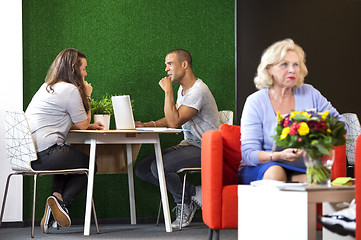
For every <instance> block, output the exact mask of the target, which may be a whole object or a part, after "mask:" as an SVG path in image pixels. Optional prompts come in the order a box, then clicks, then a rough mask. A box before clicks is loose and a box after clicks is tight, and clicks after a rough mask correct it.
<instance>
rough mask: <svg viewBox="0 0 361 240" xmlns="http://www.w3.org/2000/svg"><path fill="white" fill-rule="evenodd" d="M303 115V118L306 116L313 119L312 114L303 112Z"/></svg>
mask: <svg viewBox="0 0 361 240" xmlns="http://www.w3.org/2000/svg"><path fill="white" fill-rule="evenodd" d="M301 114H302V115H303V116H305V117H306V118H310V117H311V114H309V113H308V112H306V111H302V112H301Z"/></svg>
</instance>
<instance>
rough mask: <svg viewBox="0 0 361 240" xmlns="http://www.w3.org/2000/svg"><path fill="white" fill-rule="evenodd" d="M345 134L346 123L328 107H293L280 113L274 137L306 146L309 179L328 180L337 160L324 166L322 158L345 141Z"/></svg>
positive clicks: (282, 142)
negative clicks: (322, 108) (294, 108)
mask: <svg viewBox="0 0 361 240" xmlns="http://www.w3.org/2000/svg"><path fill="white" fill-rule="evenodd" d="M345 134H346V130H345V123H344V122H341V121H339V120H338V119H337V118H335V117H333V116H331V115H330V114H329V111H328V110H327V111H326V112H323V113H317V112H315V111H302V112H299V111H292V112H291V113H290V114H288V115H286V116H284V117H283V116H281V115H280V114H279V113H277V127H276V135H275V136H274V140H275V143H276V145H278V146H281V147H284V148H299V149H303V150H304V151H305V152H306V154H305V155H306V156H305V157H304V159H305V165H306V167H307V170H306V172H307V180H308V183H310V184H319V183H321V184H322V183H323V184H325V183H327V181H329V180H330V178H331V167H332V164H333V161H331V163H330V161H328V163H327V165H326V166H324V164H322V160H323V159H325V156H327V155H330V154H331V153H332V151H331V150H333V146H341V145H343V144H345V142H346V140H345ZM307 159H309V161H307Z"/></svg>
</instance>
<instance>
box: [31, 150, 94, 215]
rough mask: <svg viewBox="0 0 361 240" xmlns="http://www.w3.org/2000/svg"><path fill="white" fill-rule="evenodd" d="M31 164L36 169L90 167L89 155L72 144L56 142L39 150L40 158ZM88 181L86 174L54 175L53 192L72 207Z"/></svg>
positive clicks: (68, 206) (67, 205) (66, 204)
mask: <svg viewBox="0 0 361 240" xmlns="http://www.w3.org/2000/svg"><path fill="white" fill-rule="evenodd" d="M31 166H32V168H33V169H34V170H60V169H74V168H89V156H88V155H86V154H85V153H83V152H81V151H79V150H77V149H75V148H74V147H72V146H69V145H57V144H55V145H53V146H51V147H49V148H48V149H46V150H44V151H41V152H38V160H36V161H34V162H32V163H31ZM95 170H96V166H95ZM87 182H88V178H87V176H86V175H85V174H67V175H54V176H53V185H52V193H53V192H58V193H60V194H61V195H62V197H63V200H64V204H65V206H66V207H67V208H70V206H71V203H72V201H73V200H74V199H75V197H76V196H78V195H79V194H80V193H81V192H82V191H83V190H84V189H85V188H86V186H87Z"/></svg>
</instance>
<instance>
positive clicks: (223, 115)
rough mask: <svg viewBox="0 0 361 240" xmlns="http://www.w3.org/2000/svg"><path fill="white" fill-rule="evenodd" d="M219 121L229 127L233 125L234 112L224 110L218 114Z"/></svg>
mask: <svg viewBox="0 0 361 240" xmlns="http://www.w3.org/2000/svg"><path fill="white" fill-rule="evenodd" d="M218 117H219V121H220V122H221V124H222V123H225V124H228V125H233V111H230V110H223V111H219V112H218Z"/></svg>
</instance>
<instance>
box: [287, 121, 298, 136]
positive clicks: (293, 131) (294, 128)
mask: <svg viewBox="0 0 361 240" xmlns="http://www.w3.org/2000/svg"><path fill="white" fill-rule="evenodd" d="M299 127H300V124H299V123H297V122H294V123H292V125H291V127H290V132H289V133H288V134H289V135H297V134H298V131H297V129H299Z"/></svg>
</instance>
